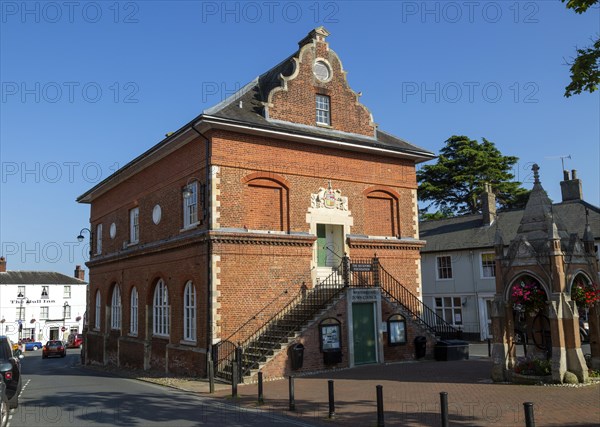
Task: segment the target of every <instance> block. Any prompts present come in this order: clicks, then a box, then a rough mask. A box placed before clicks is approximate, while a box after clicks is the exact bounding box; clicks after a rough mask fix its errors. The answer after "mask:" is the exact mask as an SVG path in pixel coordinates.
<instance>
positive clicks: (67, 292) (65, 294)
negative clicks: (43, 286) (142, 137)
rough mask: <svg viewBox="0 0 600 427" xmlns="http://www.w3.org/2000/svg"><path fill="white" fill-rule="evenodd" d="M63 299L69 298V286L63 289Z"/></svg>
mask: <svg viewBox="0 0 600 427" xmlns="http://www.w3.org/2000/svg"><path fill="white" fill-rule="evenodd" d="M63 298H71V285H65V286H64V288H63Z"/></svg>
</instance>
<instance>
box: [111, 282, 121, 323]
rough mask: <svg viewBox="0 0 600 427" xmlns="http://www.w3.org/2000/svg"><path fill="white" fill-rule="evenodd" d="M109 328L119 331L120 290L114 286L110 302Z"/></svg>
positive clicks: (117, 286)
mask: <svg viewBox="0 0 600 427" xmlns="http://www.w3.org/2000/svg"><path fill="white" fill-rule="evenodd" d="M110 328H111V329H121V289H120V288H119V285H115V287H114V288H113V291H112V298H111V302H110Z"/></svg>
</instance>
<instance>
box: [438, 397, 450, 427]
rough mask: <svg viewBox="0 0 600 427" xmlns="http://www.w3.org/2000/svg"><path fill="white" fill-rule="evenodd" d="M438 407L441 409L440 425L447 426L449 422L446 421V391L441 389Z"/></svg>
mask: <svg viewBox="0 0 600 427" xmlns="http://www.w3.org/2000/svg"><path fill="white" fill-rule="evenodd" d="M440 407H441V410H442V427H449V426H450V422H449V421H448V393H446V392H445V391H442V392H441V393H440Z"/></svg>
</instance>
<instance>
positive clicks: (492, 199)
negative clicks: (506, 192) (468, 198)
mask: <svg viewBox="0 0 600 427" xmlns="http://www.w3.org/2000/svg"><path fill="white" fill-rule="evenodd" d="M481 214H482V216H483V225H492V223H493V222H494V220H495V219H496V195H495V194H494V192H493V191H492V186H491V184H489V183H487V182H486V183H484V184H483V193H481Z"/></svg>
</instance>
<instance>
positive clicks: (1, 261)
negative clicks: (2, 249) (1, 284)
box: [0, 257, 6, 273]
mask: <svg viewBox="0 0 600 427" xmlns="http://www.w3.org/2000/svg"><path fill="white" fill-rule="evenodd" d="M0 273H6V258H4V257H0Z"/></svg>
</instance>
